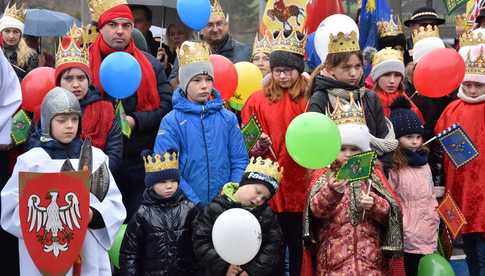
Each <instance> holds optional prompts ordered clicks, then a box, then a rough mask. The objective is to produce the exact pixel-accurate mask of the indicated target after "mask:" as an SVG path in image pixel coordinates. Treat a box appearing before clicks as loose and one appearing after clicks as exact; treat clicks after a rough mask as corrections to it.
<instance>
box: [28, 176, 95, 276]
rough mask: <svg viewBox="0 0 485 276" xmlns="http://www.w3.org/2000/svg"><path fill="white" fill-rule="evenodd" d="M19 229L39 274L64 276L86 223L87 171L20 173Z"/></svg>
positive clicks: (83, 236) (87, 207) (80, 240)
mask: <svg viewBox="0 0 485 276" xmlns="http://www.w3.org/2000/svg"><path fill="white" fill-rule="evenodd" d="M19 179H20V181H19V183H20V184H19V186H20V187H19V191H20V199H19V212H20V226H21V228H22V235H23V239H24V242H25V246H26V247H27V250H28V252H29V254H30V257H31V258H32V260H33V262H34V264H35V265H36V266H37V269H39V271H40V272H41V273H42V274H44V275H46V274H48V275H64V274H65V273H67V272H68V271H69V270H70V269H71V267H72V266H73V264H74V262H75V261H76V260H77V258H78V256H79V254H80V252H81V248H82V246H83V242H84V238H85V236H86V231H87V229H88V223H89V222H88V220H89V188H90V187H89V185H90V184H89V174H88V173H87V172H60V173H30V172H20V173H19Z"/></svg>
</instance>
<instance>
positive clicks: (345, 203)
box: [302, 98, 402, 276]
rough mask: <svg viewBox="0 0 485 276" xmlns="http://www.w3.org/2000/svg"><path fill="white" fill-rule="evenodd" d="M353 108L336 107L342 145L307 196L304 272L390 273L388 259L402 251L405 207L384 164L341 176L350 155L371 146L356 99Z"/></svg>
mask: <svg viewBox="0 0 485 276" xmlns="http://www.w3.org/2000/svg"><path fill="white" fill-rule="evenodd" d="M349 107H350V112H348V111H347V112H345V113H344V112H343V110H344V109H343V108H346V109H347V107H345V106H344V104H342V103H340V102H339V103H337V106H336V107H335V111H334V113H333V114H332V119H333V120H334V121H335V122H336V123H337V126H338V128H339V131H340V136H341V138H342V148H341V151H340V153H339V155H338V156H337V160H336V161H334V163H333V164H332V165H331V166H330V167H329V168H324V169H320V170H317V171H315V174H314V178H313V180H312V183H311V185H312V186H311V187H312V188H311V190H310V193H309V194H308V197H307V202H306V208H305V214H304V228H303V231H304V232H303V235H304V240H305V245H306V248H307V249H308V250H307V251H305V253H306V254H305V261H304V264H305V265H304V269H303V273H302V275H319V276H324V275H389V274H388V273H389V271H388V269H389V268H388V267H389V262H388V260H387V258H388V257H391V256H395V255H396V256H397V255H399V253H401V251H402V223H401V211H400V209H399V206H398V203H397V198H396V196H395V195H394V194H393V190H392V188H391V187H390V186H389V184H388V183H387V180H386V177H385V176H384V174H383V172H382V169H381V167H380V165H379V164H376V165H375V166H374V167H373V169H372V172H371V173H370V176H369V177H368V178H367V179H364V180H357V181H353V182H352V181H344V180H336V174H337V171H338V170H339V169H340V168H341V166H342V165H343V164H344V163H345V162H346V161H347V160H348V159H350V158H351V157H352V156H353V155H355V154H358V153H361V152H364V151H369V150H370V138H369V137H370V136H369V129H368V128H367V126H366V125H365V120H364V116H363V115H364V114H363V111H362V108H361V107H360V106H358V105H357V104H356V103H355V102H354V101H353V99H352V98H351V101H350V106H349ZM369 185H370V186H369ZM310 252H312V253H313V254H310ZM307 253H308V254H307ZM312 270H313V272H312Z"/></svg>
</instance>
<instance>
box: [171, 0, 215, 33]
mask: <svg viewBox="0 0 485 276" xmlns="http://www.w3.org/2000/svg"><path fill="white" fill-rule="evenodd" d="M177 13H178V15H179V17H180V19H181V20H182V22H184V24H185V25H187V26H189V27H190V28H192V29H194V30H196V31H200V30H202V29H203V28H204V27H205V26H207V23H208V22H209V17H210V15H211V4H210V1H209V0H178V1H177Z"/></svg>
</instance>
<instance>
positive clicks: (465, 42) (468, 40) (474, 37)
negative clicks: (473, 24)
mask: <svg viewBox="0 0 485 276" xmlns="http://www.w3.org/2000/svg"><path fill="white" fill-rule="evenodd" d="M484 43H485V37H483V35H482V33H477V34H474V33H473V32H471V31H468V32H464V33H463V34H462V35H461V36H460V47H465V46H473V45H478V44H484Z"/></svg>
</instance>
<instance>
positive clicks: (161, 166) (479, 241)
mask: <svg viewBox="0 0 485 276" xmlns="http://www.w3.org/2000/svg"><path fill="white" fill-rule="evenodd" d="M89 2H90V3H89V4H90V5H91V12H92V15H91V17H92V19H93V21H94V22H96V29H97V31H98V34H97V36H96V37H95V38H94V39H93V40H88V39H87V37H88V36H84V35H79V34H80V33H81V34H83V32H84V31H85V30H83V29H82V28H77V27H73V28H72V29H71V31H70V32H69V33H68V34H66V36H65V37H63V38H62V40H61V43H60V44H59V48H58V50H57V53H56V59H55V85H56V87H54V88H53V89H52V90H50V91H49V92H48V93H47V95H46V96H45V97H44V98H43V100H42V103H41V104H40V106H39V107H38V111H37V112H34V114H29V115H30V116H31V117H32V118H31V119H32V120H33V124H32V127H31V131H30V135H29V138H28V139H27V141H26V142H25V144H23V145H16V144H15V143H14V141H13V140H12V139H11V129H12V120H13V119H12V117H13V115H14V114H15V113H16V112H17V111H18V110H19V108H20V105H21V103H22V96H21V95H22V93H21V86H20V82H21V81H22V79H23V78H24V77H25V75H26V74H28V72H29V71H31V70H33V69H34V68H36V67H38V63H39V59H38V55H37V54H36V52H35V51H34V50H33V49H31V48H29V47H28V46H27V44H26V42H25V40H24V38H23V37H22V35H23V34H22V33H23V29H24V23H23V20H24V18H25V13H24V10H23V9H22V8H19V7H17V6H16V5H15V4H14V5H9V6H8V7H7V9H6V11H5V13H4V15H3V17H2V18H1V19H0V32H1V36H0V45H1V49H2V53H1V54H0V111H1V112H0V164H1V170H0V184H1V187H2V190H1V227H2V230H0V236H1V240H2V246H3V248H4V250H6V251H5V252H7V251H8V252H9V254H8V255H7V256H5V258H4V259H3V261H2V263H4V264H5V266H7V267H9V269H10V268H11V269H13V271H15V273H14V274H20V275H41V272H40V271H39V269H38V268H37V267H36V265H35V264H34V263H35V262H34V261H33V259H32V257H31V255H29V252H28V250H27V247H26V244H25V241H24V239H23V234H22V226H21V222H20V215H19V212H20V211H19V209H20V207H19V194H20V189H21V188H20V186H21V185H20V182H21V180H20V176H19V172H38V173H48V172H59V171H63V170H64V169H65V168H66V166H67V165H66V160H69V161H70V162H71V163H72V166H73V167H77V166H78V163H79V162H81V161H80V159H82V158H81V155H82V154H83V153H82V148H83V147H84V145H86V144H87V143H88V141H90V142H91V144H92V167H91V168H90V169H91V173H94V172H95V171H97V170H98V169H100V168H101V167H103V166H107V170H108V172H109V173H108V174H107V178H106V181H107V182H106V183H104V184H105V185H107V186H108V188H107V192H106V195H105V197H104V198H103V199H101V200H100V199H99V198H98V197H97V196H96V195H94V194H91V195H90V201H89V218H88V232H87V234H86V238H85V240H84V243H83V249H82V250H81V252H80V253H79V254H80V261H79V262H76V264H74V266H73V268H72V270H71V271H70V272H69V273H72V274H75V275H80V274H81V275H112V274H113V273H115V274H119V275H226V276H236V275H240V276H242V275H246V276H248V275H258V276H260V275H291V276H296V275H361V274H362V275H408V276H411V275H417V273H418V267H419V263H420V259H422V257H423V256H425V255H429V254H432V253H434V252H436V251H437V250H438V242H439V239H442V238H443V236H442V235H439V233H441V232H442V231H446V228H445V227H446V226H444V224H443V223H440V217H439V215H438V212H437V207H438V204H439V202H440V200H441V198H442V197H443V195H444V192H443V190H444V189H446V191H447V192H448V193H449V194H450V195H451V196H452V197H453V199H454V200H455V201H456V203H457V206H458V208H459V209H460V210H461V212H462V213H463V215H464V218H465V219H466V221H467V224H466V225H465V226H464V227H463V229H462V230H461V235H460V239H462V240H463V249H464V252H465V254H466V260H467V264H468V270H469V272H470V275H485V256H484V255H483V249H484V248H485V221H484V220H485V200H483V199H484V197H485V194H484V192H483V189H482V188H481V186H480V185H481V184H483V183H484V182H485V180H484V179H483V176H482V173H481V172H482V170H484V169H485V161H484V157H483V156H482V155H479V156H478V157H477V158H475V159H473V160H471V161H470V162H469V163H467V164H466V165H465V166H463V167H460V168H456V167H455V166H454V165H453V162H452V160H450V158H449V157H448V156H447V155H446V154H444V153H443V150H442V149H441V147H440V145H439V143H438V142H436V141H435V142H432V143H430V144H429V145H427V146H425V145H423V144H424V143H425V142H426V141H427V140H429V139H431V138H432V137H434V136H435V135H436V134H438V133H440V132H442V131H443V130H445V129H447V128H449V127H450V126H451V125H452V124H456V123H458V124H460V126H461V127H462V128H463V129H464V130H465V131H466V133H467V134H468V136H469V137H470V139H471V140H472V142H473V143H474V144H475V146H476V148H477V150H478V151H479V152H481V151H485V145H484V142H483V141H481V140H480V137H482V135H483V134H484V133H485V41H484V39H485V29H482V27H481V26H482V25H483V24H484V22H485V9H484V10H482V11H481V13H480V14H479V16H477V18H476V22H475V27H474V30H466V31H465V32H464V34H463V36H462V37H464V38H466V39H463V40H461V39H460V37H458V39H457V45H455V46H456V49H457V51H458V49H459V53H460V55H461V56H462V57H463V60H464V62H465V67H466V68H465V77H464V80H463V82H462V83H461V85H460V87H459V88H458V89H457V91H455V92H451V93H450V94H449V95H447V96H444V97H441V98H430V97H427V96H424V95H421V94H420V93H419V91H416V89H415V87H414V84H413V80H414V75H413V74H414V69H415V68H416V65H417V64H419V62H420V60H421V59H422V58H423V56H425V55H426V54H427V53H429V52H431V51H433V50H434V49H439V48H445V47H448V46H447V45H445V43H444V42H443V40H441V39H440V37H439V27H438V26H439V25H440V24H443V23H444V19H442V18H440V17H439V15H438V14H437V13H436V12H435V11H434V10H433V9H431V8H427V7H426V8H421V9H417V10H416V11H415V12H414V13H413V15H412V17H411V18H410V19H409V20H407V21H405V22H404V25H405V26H406V27H408V28H410V30H411V32H412V36H411V38H409V39H407V38H406V37H405V35H404V32H403V26H401V25H400V23H399V20H395V19H394V17H392V16H391V18H390V19H389V20H387V21H381V22H378V23H377V26H378V30H379V38H378V43H377V45H378V49H374V50H375V51H374V54H373V56H372V58H371V64H370V65H371V67H372V68H371V70H370V72H369V74H368V75H367V76H366V75H364V66H365V65H366V61H365V60H364V55H363V52H364V49H361V48H360V47H359V41H358V36H357V33H356V32H355V31H352V32H350V33H344V32H341V33H339V34H338V35H331V36H330V41H329V45H328V55H327V56H326V57H325V59H324V60H323V61H322V63H321V64H320V65H319V66H317V67H316V68H315V69H313V70H310V69H309V66H308V64H307V63H306V62H305V44H306V35H305V34H303V33H300V32H298V31H294V30H291V31H290V30H280V31H276V32H274V33H273V34H270V35H268V34H265V35H264V36H260V35H258V34H256V37H255V40H254V45H252V47H249V46H248V45H245V44H243V43H241V42H239V41H237V40H236V39H234V38H233V37H232V36H231V34H230V32H229V20H228V15H227V13H226V12H224V11H223V9H222V7H221V6H220V4H219V3H218V1H217V0H216V1H214V2H213V4H212V6H211V7H212V10H211V15H210V18H209V22H208V25H207V26H206V27H205V28H204V29H203V30H202V31H201V32H200V36H201V38H200V39H195V37H194V34H193V33H192V32H191V31H190V29H189V28H187V27H186V26H184V25H183V24H182V23H180V22H179V23H174V24H171V25H169V26H168V28H167V41H163V42H164V43H160V42H158V41H156V40H155V39H154V38H153V36H152V34H151V32H150V30H149V27H150V26H151V20H152V14H151V11H150V9H148V8H147V7H145V6H140V5H133V6H128V4H127V3H126V2H125V1H111V0H104V1H101V2H103V5H96V4H93V2H96V3H97V2H99V1H89ZM457 29H458V28H457ZM458 35H461V34H458ZM482 35H483V36H482ZM460 47H461V48H460ZM365 50H366V51H367V50H369V49H365ZM114 52H125V53H128V54H129V55H131V56H133V57H134V58H135V59H136V61H137V62H138V63H139V65H140V67H141V72H142V78H141V82H140V85H139V87H138V89H137V90H136V92H135V93H134V94H133V95H132V96H130V97H128V98H125V99H123V100H121V103H122V105H123V107H124V110H125V113H126V116H125V117H124V118H123V120H126V122H127V124H128V126H129V128H130V129H131V133H132V134H131V136H130V137H127V136H126V135H124V134H123V131H122V121H121V120H122V118H120V117H119V116H116V112H115V109H116V104H117V100H116V99H114V98H112V97H111V96H110V95H109V94H108V93H107V92H106V91H105V90H104V88H103V85H102V82H101V80H100V67H101V64H102V62H103V60H104V59H105V58H106V57H107V56H108V55H109V54H111V53H114ZM211 54H218V55H222V56H224V57H226V58H228V59H229V60H230V61H231V62H233V63H237V62H240V61H249V62H252V63H254V64H255V65H256V66H257V67H258V68H259V69H260V70H261V72H262V75H263V76H265V77H264V79H263V83H262V89H261V90H259V91H254V92H253V93H252V94H251V96H250V97H249V98H248V100H247V101H246V103H245V104H244V106H243V108H242V110H241V111H235V110H233V109H231V108H230V107H229V105H228V103H227V102H226V101H225V100H224V99H223V98H222V97H221V94H220V93H219V91H217V89H216V88H215V87H214V77H215V76H214V67H213V65H212V63H211V62H210V60H209V56H210V55H211ZM305 112H318V113H323V114H325V115H327V116H328V117H330V119H332V120H333V121H334V122H335V124H336V125H337V127H338V131H339V134H340V137H341V149H340V152H339V154H338V156H337V158H336V160H335V161H334V162H333V163H332V164H330V165H329V166H327V167H325V168H321V169H317V170H311V169H308V168H305V167H302V166H301V165H300V164H298V163H297V162H295V161H294V160H293V158H292V157H291V156H290V154H289V152H288V150H287V148H286V141H285V133H286V131H287V129H288V127H289V125H290V123H291V122H292V121H293V119H294V118H296V117H297V116H299V115H300V114H303V113H305ZM35 113H38V114H35ZM253 118H254V119H255V120H256V121H257V122H258V124H259V126H260V128H261V131H262V134H261V135H260V137H259V138H258V139H257V141H256V144H255V145H254V146H253V147H251V148H249V149H248V148H247V146H246V143H245V137H244V135H243V133H242V132H241V128H242V127H243V126H245V125H246V124H248V123H249V122H250V121H251V119H253ZM322 143H325V141H322ZM369 151H375V152H376V154H377V157H378V161H377V162H376V164H375V165H374V167H373V168H372V171H371V173H370V176H369V177H368V178H365V179H361V180H357V181H345V180H337V172H338V171H339V169H340V168H341V167H342V166H343V165H344V164H345V162H346V161H347V160H349V159H350V158H351V157H352V156H354V155H356V154H359V153H365V152H369ZM443 187H445V188H443ZM231 208H243V209H246V210H248V211H249V212H251V213H252V214H253V215H254V216H255V217H256V218H257V220H258V221H259V223H260V225H261V240H262V242H261V247H260V249H259V252H258V253H257V255H256V256H255V257H254V259H253V260H251V261H250V262H249V263H247V264H244V265H235V264H230V263H228V262H226V261H225V260H224V259H223V258H221V256H219V254H218V252H216V249H215V247H214V244H213V242H212V236H211V233H212V228H213V226H214V223H215V221H216V219H217V217H218V216H219V215H220V214H222V213H223V212H224V211H226V210H228V209H231ZM122 224H127V227H126V233H125V236H124V239H123V242H122V244H121V248H120V251H119V258H120V260H119V264H120V266H119V267H118V268H114V267H113V266H112V265H111V263H110V259H109V258H108V250H109V249H110V248H111V245H112V244H113V242H114V240H115V238H116V233H117V231H118V229H119V228H120V226H121V225H122ZM237 238H238V237H234V239H237ZM59 250H61V249H59ZM16 254H18V255H16ZM60 254H63V253H62V252H61V253H60ZM446 257H449V256H446ZM76 266H78V268H77V267H76ZM79 267H80V270H79ZM79 271H80V272H79Z"/></svg>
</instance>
